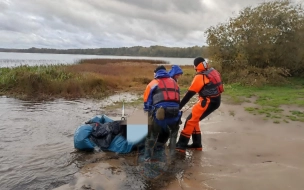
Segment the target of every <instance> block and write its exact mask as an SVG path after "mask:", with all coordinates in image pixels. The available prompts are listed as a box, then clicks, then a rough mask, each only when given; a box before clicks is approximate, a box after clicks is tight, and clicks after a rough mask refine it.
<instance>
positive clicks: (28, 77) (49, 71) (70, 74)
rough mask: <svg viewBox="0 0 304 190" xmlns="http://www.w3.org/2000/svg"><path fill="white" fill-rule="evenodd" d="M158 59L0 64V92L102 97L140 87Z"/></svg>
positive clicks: (26, 96) (41, 96)
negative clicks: (72, 63)
mask: <svg viewBox="0 0 304 190" xmlns="http://www.w3.org/2000/svg"><path fill="white" fill-rule="evenodd" d="M154 64H167V63H166V62H163V61H158V60H136V61H134V60H127V59H126V60H114V59H99V60H98V59H89V60H87V61H85V60H81V61H80V63H78V64H74V65H50V66H32V67H29V66H19V67H15V68H0V95H7V96H12V97H17V98H20V99H26V100H28V99H31V100H33V99H49V98H58V97H64V98H103V97H105V96H107V95H110V94H113V93H115V92H117V91H132V92H136V91H142V90H143V88H144V87H145V85H146V84H147V83H148V82H149V81H150V80H151V79H152V78H153V70H154V68H155V65H154Z"/></svg>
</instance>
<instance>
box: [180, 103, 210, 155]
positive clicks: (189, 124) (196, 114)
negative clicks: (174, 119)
mask: <svg viewBox="0 0 304 190" xmlns="http://www.w3.org/2000/svg"><path fill="white" fill-rule="evenodd" d="M206 108H207V107H206V106H205V107H202V106H201V101H198V102H197V103H196V104H195V105H194V106H193V108H192V111H191V114H190V115H189V116H188V117H187V119H186V121H185V126H184V129H183V130H182V132H181V134H180V136H179V140H178V142H177V144H176V150H177V151H180V152H185V150H186V148H187V144H188V142H189V139H190V137H191V135H192V133H193V131H194V129H195V128H196V129H197V128H199V126H198V125H199V121H200V120H199V119H200V117H201V115H202V114H203V113H204V112H205V111H206Z"/></svg>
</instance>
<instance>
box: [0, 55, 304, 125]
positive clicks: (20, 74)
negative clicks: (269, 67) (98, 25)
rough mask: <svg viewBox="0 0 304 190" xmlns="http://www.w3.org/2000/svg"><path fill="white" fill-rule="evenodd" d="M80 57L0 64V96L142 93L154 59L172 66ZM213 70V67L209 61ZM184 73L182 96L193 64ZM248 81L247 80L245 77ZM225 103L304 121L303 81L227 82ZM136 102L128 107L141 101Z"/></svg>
mask: <svg viewBox="0 0 304 190" xmlns="http://www.w3.org/2000/svg"><path fill="white" fill-rule="evenodd" d="M133 61H134V60H105V59H89V60H81V61H80V63H78V64H74V65H50V66H32V67H30V66H19V67H15V68H0V95H6V96H11V97H16V98H20V99H25V100H45V99H53V98H67V99H76V98H97V99H103V98H104V97H106V96H108V95H112V94H115V93H121V92H130V93H136V94H139V95H140V98H141V95H142V94H143V91H144V89H145V87H146V85H147V84H148V83H149V82H150V81H151V80H152V79H153V71H154V69H155V67H156V65H155V63H158V64H163V65H165V66H166V68H167V70H170V69H171V65H166V62H161V61H159V62H158V61H154V60H136V62H133ZM211 66H214V67H215V68H216V65H212V64H211ZM181 68H182V69H183V71H184V74H183V76H182V77H181V78H180V80H179V85H180V88H181V95H182V96H183V95H184V94H185V92H186V91H187V88H188V87H189V85H190V84H191V81H192V79H193V77H194V75H195V71H194V69H193V66H191V65H184V66H181ZM248 80H251V79H250V78H248ZM224 87H225V92H224V94H223V95H224V96H225V97H226V98H225V99H226V100H225V102H226V103H233V104H235V103H236V104H241V103H244V102H251V103H253V104H254V105H255V106H251V107H245V110H246V111H248V112H251V113H253V114H260V115H263V116H264V117H265V119H267V118H269V119H273V120H274V122H276V123H279V122H288V121H291V120H293V121H303V122H304V111H303V107H304V79H303V78H286V79H285V82H284V85H277V84H276V85H274V84H264V85H258V86H252V85H246V83H244V84H242V83H231V84H227V83H225V85H224ZM140 103H142V100H141V99H140V100H137V101H134V102H132V103H130V105H133V104H140ZM282 105H293V106H294V109H293V110H290V111H291V112H290V113H284V110H283V109H282V108H281V106H282Z"/></svg>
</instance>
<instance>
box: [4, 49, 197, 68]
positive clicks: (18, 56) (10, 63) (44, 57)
mask: <svg viewBox="0 0 304 190" xmlns="http://www.w3.org/2000/svg"><path fill="white" fill-rule="evenodd" d="M81 59H146V60H162V61H166V62H168V63H169V64H176V65H191V64H192V62H193V58H174V57H139V56H113V55H80V54H47V53H13V52H9V53H8V52H0V67H16V66H20V65H29V66H34V65H57V64H74V63H76V62H77V61H79V60H81Z"/></svg>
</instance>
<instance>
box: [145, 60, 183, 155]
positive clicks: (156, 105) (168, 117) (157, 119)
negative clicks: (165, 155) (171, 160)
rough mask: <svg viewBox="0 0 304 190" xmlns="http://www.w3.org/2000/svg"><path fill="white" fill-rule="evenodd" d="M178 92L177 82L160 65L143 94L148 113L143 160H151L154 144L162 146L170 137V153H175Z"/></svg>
mask: <svg viewBox="0 0 304 190" xmlns="http://www.w3.org/2000/svg"><path fill="white" fill-rule="evenodd" d="M179 103H180V90H179V86H178V84H177V82H176V81H175V80H173V79H172V78H171V77H170V75H169V74H168V73H167V71H166V68H165V67H164V66H163V65H161V66H158V67H157V68H156V69H155V70H154V79H153V80H152V81H151V82H150V83H149V84H148V85H147V87H146V89H145V92H144V111H146V112H148V136H147V138H146V141H145V155H144V157H145V159H147V160H148V159H150V158H151V153H152V151H154V147H155V144H156V143H155V142H157V144H160V145H164V144H165V143H166V142H167V140H168V139H169V136H170V152H171V155H173V154H174V152H175V145H176V138H177V133H178V129H179V121H180V117H181V112H180V111H179Z"/></svg>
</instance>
